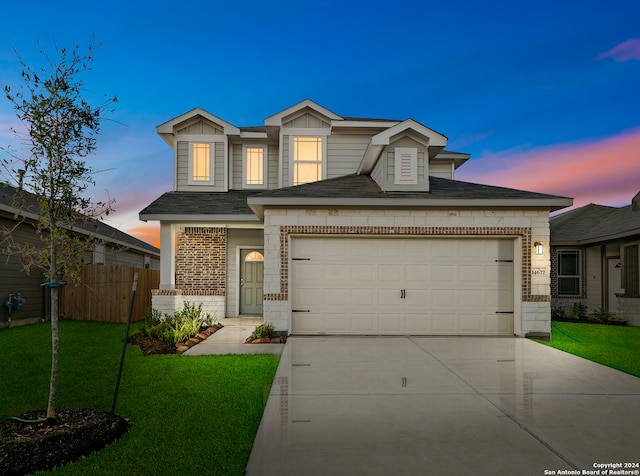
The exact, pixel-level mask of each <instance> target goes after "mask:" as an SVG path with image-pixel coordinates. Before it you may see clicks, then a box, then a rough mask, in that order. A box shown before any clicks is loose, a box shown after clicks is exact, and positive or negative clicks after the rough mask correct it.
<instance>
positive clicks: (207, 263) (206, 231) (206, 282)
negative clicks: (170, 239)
mask: <svg viewBox="0 0 640 476" xmlns="http://www.w3.org/2000/svg"><path fill="white" fill-rule="evenodd" d="M226 261H227V230H226V228H210V227H185V228H184V230H183V231H180V232H178V234H177V244H176V288H177V289H180V290H182V291H183V292H185V293H188V294H192V295H198V292H203V291H204V292H206V294H207V295H213V296H224V295H225V294H226V269H227V263H226Z"/></svg>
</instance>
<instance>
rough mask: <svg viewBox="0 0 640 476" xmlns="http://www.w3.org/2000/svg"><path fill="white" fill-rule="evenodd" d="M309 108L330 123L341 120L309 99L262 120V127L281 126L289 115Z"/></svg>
mask: <svg viewBox="0 0 640 476" xmlns="http://www.w3.org/2000/svg"><path fill="white" fill-rule="evenodd" d="M306 107H308V108H310V109H313V110H314V111H316V112H319V113H320V114H322V115H323V116H325V117H327V118H329V119H330V120H331V121H334V120H335V121H339V120H341V119H342V118H341V117H340V116H338V115H337V114H335V113H333V112H331V111H329V110H328V109H326V108H324V107H322V106H320V105H319V104H317V103H315V102H313V101H312V100H311V99H305V100H304V101H301V102H299V103H297V104H294V105H293V106H291V107H288V108H287V109H285V110H284V111H280V112H279V113H277V114H274V115H273V116H269V117H267V118H266V119H265V120H264V125H265V126H281V125H282V118H284V117H286V116H288V115H290V114H294V113H295V112H297V111H300V110H302V109H304V108H306Z"/></svg>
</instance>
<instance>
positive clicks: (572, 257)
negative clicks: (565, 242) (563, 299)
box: [558, 250, 581, 296]
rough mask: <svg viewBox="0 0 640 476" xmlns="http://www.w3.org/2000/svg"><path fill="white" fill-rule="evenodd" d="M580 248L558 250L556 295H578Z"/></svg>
mask: <svg viewBox="0 0 640 476" xmlns="http://www.w3.org/2000/svg"><path fill="white" fill-rule="evenodd" d="M580 258H581V252H580V250H559V251H558V295H559V296H579V295H580V294H581V292H580V261H581V259H580Z"/></svg>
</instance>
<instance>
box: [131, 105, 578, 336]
mask: <svg viewBox="0 0 640 476" xmlns="http://www.w3.org/2000/svg"><path fill="white" fill-rule="evenodd" d="M157 132H158V134H159V135H160V136H161V137H162V138H163V139H164V140H165V141H166V142H167V144H169V146H170V147H171V148H172V149H173V157H174V166H173V167H174V190H173V191H172V192H168V193H165V194H164V195H162V196H161V197H159V198H158V199H157V200H155V201H154V202H153V203H151V204H150V205H149V206H148V207H146V208H145V209H144V210H142V211H141V212H140V219H142V220H144V221H149V220H153V221H159V222H160V226H161V254H162V261H161V272H160V282H161V284H160V289H158V290H157V291H154V293H153V294H154V295H153V307H154V308H156V309H159V310H162V311H165V312H172V311H173V310H174V309H176V308H179V307H181V306H182V303H183V302H184V301H189V302H198V303H202V304H203V308H204V309H206V310H207V311H208V312H210V313H213V314H215V315H216V316H217V317H235V316H243V315H263V316H264V319H265V321H268V322H270V323H272V324H273V325H274V326H275V327H276V329H277V330H279V331H283V332H286V333H293V334H369V335H371V334H385V335H394V334H397V335H407V334H416V335H436V334H441V335H460V334H466V335H471V334H484V335H514V334H515V335H519V336H526V335H549V332H550V294H551V293H550V277H549V268H550V262H549V256H550V255H549V213H550V211H554V210H558V209H561V208H564V207H567V206H570V205H571V204H572V200H571V199H568V198H564V197H557V196H551V195H544V194H540V193H532V192H524V191H520V190H512V189H507V188H500V187H491V186H486V185H477V184H472V183H465V182H460V181H456V180H455V177H454V175H455V171H456V169H457V168H458V167H460V166H461V165H463V164H464V163H465V162H466V161H467V160H468V159H469V155H468V154H463V153H458V152H451V151H447V150H446V149H445V147H446V145H447V138H446V137H445V136H444V135H442V134H440V133H438V132H436V131H434V130H432V129H430V128H428V127H426V126H424V125H422V124H420V123H418V122H416V121H414V120H412V119H407V120H402V121H399V120H386V119H370V118H356V117H344V116H339V115H338V114H335V113H334V112H332V111H329V110H327V109H326V108H324V107H322V106H320V105H318V104H316V103H314V102H313V101H310V100H305V101H302V102H300V103H298V104H296V105H294V106H292V107H289V108H287V109H285V110H284V111H281V112H279V113H277V114H275V115H272V116H270V117H268V118H267V119H265V120H264V125H263V126H258V127H236V126H234V125H232V124H229V123H228V122H226V121H224V120H223V119H220V118H218V117H216V116H214V115H212V114H210V113H208V112H206V111H204V110H202V109H194V110H192V111H190V112H187V113H185V114H183V115H181V116H179V117H176V118H175V119H172V120H170V121H168V122H166V123H164V124H162V125H160V126H158V128H157ZM536 243H537V244H539V245H540V246H539V247H538V249H539V250H540V251H541V252H543V254H540V255H538V254H536V247H535V246H534V244H536Z"/></svg>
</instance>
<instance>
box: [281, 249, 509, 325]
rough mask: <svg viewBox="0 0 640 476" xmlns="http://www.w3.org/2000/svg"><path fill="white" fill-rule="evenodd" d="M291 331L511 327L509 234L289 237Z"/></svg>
mask: <svg viewBox="0 0 640 476" xmlns="http://www.w3.org/2000/svg"><path fill="white" fill-rule="evenodd" d="M291 248H292V250H291V257H292V261H291V266H292V273H291V276H292V284H291V289H292V291H291V293H292V316H291V319H292V332H293V333H294V334H360V335H368V334H370V335H378V334H382V335H513V312H514V287H513V286H514V275H513V249H514V241H513V240H512V239H496V238H428V239H427V238H344V237H340V238H327V237H309V238H307V237H295V238H293V239H292V245H291Z"/></svg>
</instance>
